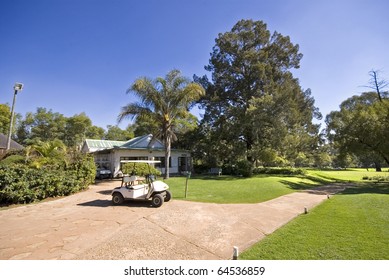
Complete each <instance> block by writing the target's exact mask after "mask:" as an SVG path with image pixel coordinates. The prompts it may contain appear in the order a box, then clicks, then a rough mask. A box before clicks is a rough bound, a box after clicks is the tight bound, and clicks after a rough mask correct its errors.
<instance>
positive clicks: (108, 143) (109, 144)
mask: <svg viewBox="0 0 389 280" xmlns="http://www.w3.org/2000/svg"><path fill="white" fill-rule="evenodd" d="M85 142H86V144H87V145H88V147H89V148H96V149H112V148H115V147H119V146H121V145H123V144H124V143H126V142H125V141H113V140H94V139H86V140H85Z"/></svg>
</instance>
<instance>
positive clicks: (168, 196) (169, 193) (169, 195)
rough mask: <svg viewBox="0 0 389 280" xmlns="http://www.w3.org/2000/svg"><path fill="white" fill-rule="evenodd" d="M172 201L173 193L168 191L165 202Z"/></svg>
mask: <svg viewBox="0 0 389 280" xmlns="http://www.w3.org/2000/svg"><path fill="white" fill-rule="evenodd" d="M170 199H172V193H171V192H170V191H166V196H165V202H168V201H169V200H170Z"/></svg>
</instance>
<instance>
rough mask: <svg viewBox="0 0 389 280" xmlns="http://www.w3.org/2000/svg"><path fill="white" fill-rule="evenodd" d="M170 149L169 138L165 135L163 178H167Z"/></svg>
mask: <svg viewBox="0 0 389 280" xmlns="http://www.w3.org/2000/svg"><path fill="white" fill-rule="evenodd" d="M170 150H171V138H170V137H169V136H168V137H166V141H165V179H169V173H170V166H169V163H170Z"/></svg>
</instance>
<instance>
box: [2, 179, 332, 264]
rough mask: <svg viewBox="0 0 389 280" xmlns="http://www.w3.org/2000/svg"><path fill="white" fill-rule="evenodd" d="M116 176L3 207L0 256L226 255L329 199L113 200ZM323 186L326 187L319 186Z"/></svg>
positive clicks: (297, 196) (317, 195)
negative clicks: (245, 201)
mask: <svg viewBox="0 0 389 280" xmlns="http://www.w3.org/2000/svg"><path fill="white" fill-rule="evenodd" d="M117 184H118V183H117V182H105V183H101V184H98V185H92V186H91V187H90V189H89V190H87V191H85V192H82V193H78V194H75V195H72V196H69V197H65V198H61V199H57V200H53V201H48V202H43V203H38V204H33V205H27V206H21V207H16V208H11V209H6V210H0V259H3V260H4V259H38V260H48V259H115V260H118V259H133V260H134V259H161V260H163V259H175V260H185V259H196V260H205V259H230V258H231V256H232V248H233V246H238V247H239V250H241V251H242V250H244V249H246V248H248V247H250V246H251V245H253V244H254V243H255V242H257V241H259V240H260V239H262V238H263V237H264V236H266V235H267V234H270V233H272V232H273V231H274V230H276V229H277V228H279V227H280V226H282V225H284V224H286V223H287V222H289V221H290V220H291V219H293V218H295V217H296V216H298V215H299V214H301V213H303V212H304V207H307V208H308V209H311V208H313V207H315V206H316V205H318V204H319V203H321V202H322V201H323V200H325V199H327V195H326V194H324V193H323V192H322V191H323V190H322V191H321V192H311V193H309V192H296V193H292V194H289V195H285V196H282V197H279V198H276V199H273V200H270V201H267V202H263V203H258V204H212V203H197V202H187V201H179V200H174V199H173V200H172V201H170V202H168V203H165V204H164V205H163V206H162V207H161V208H153V207H150V205H149V204H148V203H125V204H124V205H122V206H113V205H112V204H111V201H110V199H111V196H110V191H111V190H112V189H113V187H114V186H115V185H117ZM324 191H325V190H324Z"/></svg>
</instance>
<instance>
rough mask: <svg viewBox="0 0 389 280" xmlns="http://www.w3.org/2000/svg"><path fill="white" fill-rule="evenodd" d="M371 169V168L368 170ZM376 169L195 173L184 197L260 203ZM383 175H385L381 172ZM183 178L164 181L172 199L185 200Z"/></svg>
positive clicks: (352, 179) (352, 178) (354, 178)
mask: <svg viewBox="0 0 389 280" xmlns="http://www.w3.org/2000/svg"><path fill="white" fill-rule="evenodd" d="M371 170H372V169H371ZM376 174H377V173H376V172H367V171H366V169H360V170H340V171H321V170H308V171H307V174H306V175H301V176H282V175H257V176H254V177H252V178H238V177H231V176H221V177H218V176H194V177H192V178H190V179H189V181H188V196H187V198H186V199H187V200H191V201H199V202H210V203H259V202H263V201H266V200H270V199H273V198H276V197H279V196H281V195H285V194H288V193H291V192H295V191H298V190H304V189H310V188H314V187H317V186H320V185H326V184H332V183H346V182H347V183H348V182H355V183H360V182H362V178H363V177H364V176H369V177H371V176H374V175H376ZM383 174H388V173H387V172H383ZM185 181H186V178H184V177H173V178H170V179H168V180H166V183H167V184H168V185H169V187H170V189H171V191H172V193H173V197H174V199H185Z"/></svg>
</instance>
